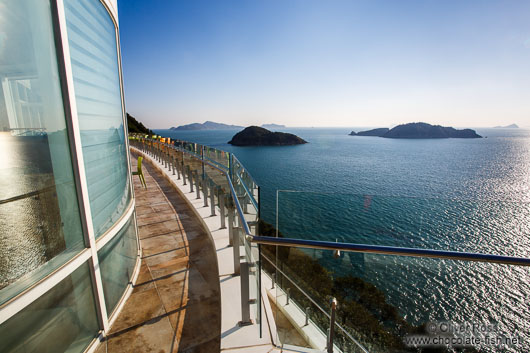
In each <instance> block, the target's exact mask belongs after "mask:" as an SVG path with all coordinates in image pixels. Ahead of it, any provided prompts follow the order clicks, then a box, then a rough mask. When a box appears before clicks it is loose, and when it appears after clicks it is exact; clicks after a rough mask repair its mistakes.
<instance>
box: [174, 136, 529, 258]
mask: <svg viewBox="0 0 530 353" xmlns="http://www.w3.org/2000/svg"><path fill="white" fill-rule="evenodd" d="M173 147H174V148H177V149H179V150H180V151H182V152H186V153H189V154H191V155H194V156H197V155H196V154H195V153H192V152H190V151H187V150H185V149H182V148H178V147H177V146H173ZM198 157H200V156H198ZM234 158H235V156H234ZM202 161H203V162H204V163H206V164H208V165H209V166H211V167H213V168H215V169H217V170H219V171H220V172H221V173H223V174H224V175H225V176H226V177H227V180H228V185H229V187H230V193H231V194H232V198H233V200H234V205H235V208H236V211H237V213H238V215H239V217H240V218H241V220H245V216H244V212H243V209H242V208H241V205H240V204H239V200H238V198H237V193H236V191H235V189H234V186H233V184H232V180H231V178H230V175H229V173H228V172H227V171H225V170H223V169H221V168H218V167H217V166H215V165H213V164H212V163H210V162H208V161H206V160H204V159H203V160H202ZM238 162H239V160H238ZM239 163H240V164H241V162H239ZM242 225H243V230H244V232H245V237H246V239H247V241H249V242H253V243H256V244H264V245H277V246H286V247H295V248H307V249H322V250H342V251H350V252H360V253H370V254H378V255H398V256H409V257H427V258H436V259H448V260H459V261H474V262H491V263H499V264H506V265H517V266H530V258H523V257H514V256H503V255H492V254H481V253H467V252H459V251H446V250H432V249H416V248H402V247H393V246H382V245H366V244H355V243H337V242H330V241H322V240H306V239H294V238H276V237H265V236H258V235H253V234H252V233H251V232H250V228H249V227H248V224H247V222H246V221H245V222H242Z"/></svg>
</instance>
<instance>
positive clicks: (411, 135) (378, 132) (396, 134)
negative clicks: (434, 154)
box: [350, 123, 482, 139]
mask: <svg viewBox="0 0 530 353" xmlns="http://www.w3.org/2000/svg"><path fill="white" fill-rule="evenodd" d="M350 135H351V136H377V137H384V138H394V139H443V138H482V136H480V135H478V134H477V133H476V132H475V130H471V129H464V130H457V129H455V128H452V127H443V126H440V125H430V124H427V123H410V124H403V125H398V126H396V127H394V128H392V129H386V128H383V129H373V130H368V131H361V132H359V133H355V132H354V131H352V132H351V133H350Z"/></svg>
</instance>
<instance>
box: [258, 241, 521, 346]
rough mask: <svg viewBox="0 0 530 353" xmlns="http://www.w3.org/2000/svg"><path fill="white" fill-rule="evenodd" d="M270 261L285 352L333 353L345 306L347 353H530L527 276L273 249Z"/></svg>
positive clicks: (341, 335)
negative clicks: (320, 352) (314, 351)
mask: <svg viewBox="0 0 530 353" xmlns="http://www.w3.org/2000/svg"><path fill="white" fill-rule="evenodd" d="M262 259H263V268H264V269H265V271H266V275H265V277H266V278H267V280H268V285H266V289H267V290H268V291H269V293H271V294H272V302H273V304H275V305H276V310H277V312H276V315H277V316H280V317H282V316H283V317H285V318H286V319H283V320H278V321H277V325H279V329H278V331H279V333H280V337H279V338H280V342H281V343H282V344H291V345H309V346H313V347H317V348H319V349H323V348H324V347H325V346H326V340H327V337H329V336H328V335H329V331H328V330H329V328H330V313H331V305H330V302H331V300H332V298H336V300H337V309H336V316H335V325H334V341H333V342H334V345H335V346H336V347H338V348H340V350H341V351H342V352H359V353H361V352H370V353H379V352H381V353H383V352H440V353H442V352H447V353H450V352H492V353H493V352H513V353H516V352H528V351H529V349H530V344H529V336H530V335H529V333H528V330H526V329H525V327H527V324H528V322H529V320H530V313H528V311H527V310H525V308H526V307H527V298H528V294H529V293H530V286H529V284H528V281H527V278H528V276H529V274H528V269H527V268H524V267H521V266H509V265H503V264H494V263H477V262H468V261H454V260H443V259H431V258H413V257H403V256H391V255H377V254H368V253H366V254H363V253H353V252H342V253H340V254H337V253H334V252H333V251H325V250H304V249H297V248H291V247H277V248H275V247H272V246H266V247H263V249H262ZM323 260H326V261H328V263H329V264H331V265H332V266H328V265H327V264H325V262H324V261H323ZM272 279H274V280H275V282H276V283H275V286H274V288H272V287H273V286H272V285H271V284H270V281H271V280H272ZM287 297H289V299H287ZM300 330H301V331H303V332H304V333H305V334H306V338H307V337H308V338H309V339H307V341H306V340H305V339H303V338H302V337H300V336H299V335H298V331H300ZM282 333H284V334H283V335H282ZM336 351H337V350H336Z"/></svg>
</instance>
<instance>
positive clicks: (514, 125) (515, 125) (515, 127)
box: [494, 124, 519, 129]
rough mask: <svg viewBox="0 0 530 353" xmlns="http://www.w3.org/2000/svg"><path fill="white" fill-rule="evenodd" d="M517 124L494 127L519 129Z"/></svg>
mask: <svg viewBox="0 0 530 353" xmlns="http://www.w3.org/2000/svg"><path fill="white" fill-rule="evenodd" d="M518 128H519V126H518V125H517V124H512V125H507V126H495V127H494V129H518Z"/></svg>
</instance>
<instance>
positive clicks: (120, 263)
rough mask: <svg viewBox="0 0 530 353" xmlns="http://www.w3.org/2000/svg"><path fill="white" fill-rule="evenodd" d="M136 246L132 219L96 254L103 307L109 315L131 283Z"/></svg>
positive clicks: (135, 258)
mask: <svg viewBox="0 0 530 353" xmlns="http://www.w3.org/2000/svg"><path fill="white" fill-rule="evenodd" d="M137 253H138V246H137V242H136V231H135V222H134V217H131V219H130V220H129V221H128V222H127V223H126V224H125V226H124V227H123V228H122V229H121V230H120V232H119V233H118V234H117V235H116V236H115V237H114V238H112V240H110V241H109V242H108V243H107V244H105V246H104V247H103V248H102V249H101V250H100V251H99V252H98V257H99V266H100V268H101V279H102V281H103V291H104V292H105V305H106V307H107V312H108V313H109V314H110V313H112V311H113V310H114V308H115V307H116V304H118V301H119V300H120V298H121V297H122V295H123V292H124V291H125V289H126V288H127V285H128V284H129V283H130V281H131V276H132V274H133V271H134V266H135V264H136V260H137Z"/></svg>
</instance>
